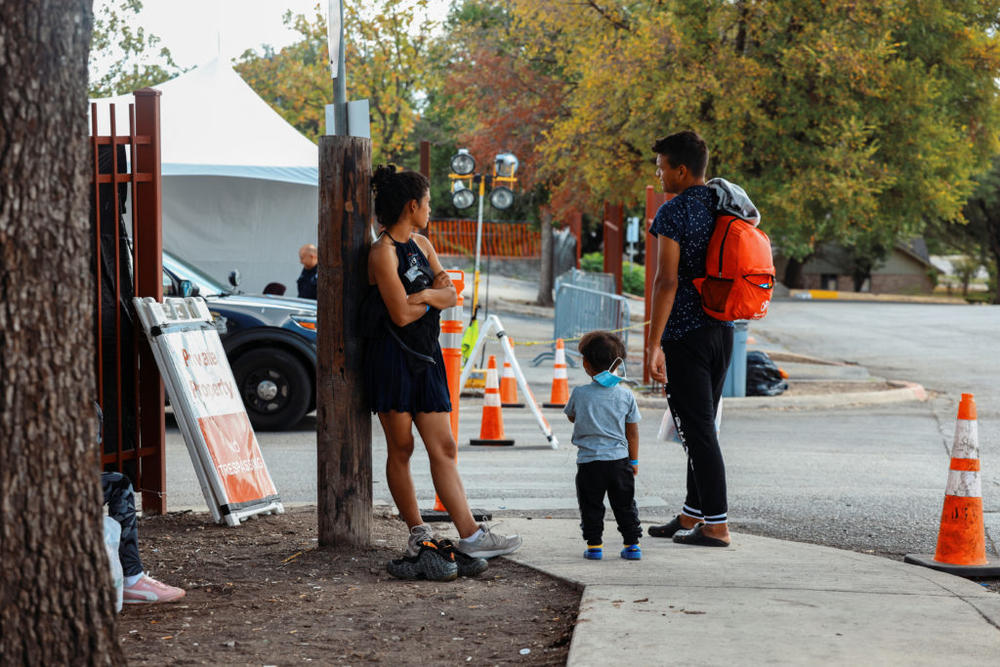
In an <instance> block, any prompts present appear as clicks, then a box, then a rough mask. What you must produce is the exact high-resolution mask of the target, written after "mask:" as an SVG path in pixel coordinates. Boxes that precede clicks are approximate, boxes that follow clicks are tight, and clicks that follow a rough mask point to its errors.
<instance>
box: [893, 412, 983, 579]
mask: <svg viewBox="0 0 1000 667" xmlns="http://www.w3.org/2000/svg"><path fill="white" fill-rule="evenodd" d="M904 560H905V561H906V562H907V563H915V564H917V565H924V566H926V567H931V568H934V569H935V570H942V571H944V572H949V573H951V574H957V575H960V576H971V577H989V576H995V575H1000V563H994V564H992V565H991V564H990V563H989V561H987V560H986V531H985V528H984V526H983V489H982V481H981V479H980V476H979V431H978V427H977V425H976V401H975V398H974V397H973V395H972V394H962V400H961V402H960V403H959V405H958V422H957V424H956V426H955V441H954V444H953V445H952V448H951V466H950V467H949V470H948V485H947V487H946V488H945V496H944V508H943V509H942V511H941V527H940V530H939V531H938V541H937V551H936V552H935V554H934V557H933V559H932V558H931V557H930V556H922V555H915V554H907V555H906V557H905V558H904Z"/></svg>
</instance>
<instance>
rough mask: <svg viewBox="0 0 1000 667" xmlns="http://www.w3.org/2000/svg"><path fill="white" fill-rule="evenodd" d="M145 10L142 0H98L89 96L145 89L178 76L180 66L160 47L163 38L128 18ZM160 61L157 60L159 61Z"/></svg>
mask: <svg viewBox="0 0 1000 667" xmlns="http://www.w3.org/2000/svg"><path fill="white" fill-rule="evenodd" d="M140 11H142V2H141V0H98V1H97V2H95V3H94V31H93V33H92V34H91V41H90V63H89V66H88V70H89V74H90V85H89V90H88V94H89V95H90V97H110V96H112V95H122V94H124V93H128V92H131V91H133V90H139V89H140V88H146V87H148V86H152V85H155V84H157V83H163V82H164V81H166V80H168V79H170V78H172V77H174V76H177V75H178V74H180V73H181V69H180V68H179V67H178V66H177V63H175V62H174V59H173V57H172V56H171V55H170V49H168V48H166V47H164V46H160V38H159V37H157V36H156V35H154V34H152V33H150V32H147V31H146V29H145V28H143V27H141V26H140V27H133V26H132V25H131V23H130V21H129V18H130V17H134V16H135V15H137V14H138V13H139V12H140ZM157 61H158V62H157Z"/></svg>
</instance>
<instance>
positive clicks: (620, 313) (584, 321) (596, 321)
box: [531, 282, 631, 366]
mask: <svg viewBox="0 0 1000 667" xmlns="http://www.w3.org/2000/svg"><path fill="white" fill-rule="evenodd" d="M630 324H631V322H630V321H629V307H628V299H627V298H625V297H623V296H619V295H617V294H611V293H609V292H602V291H599V290H594V289H588V288H586V287H579V286H577V285H570V284H567V283H565V282H563V283H561V284H560V285H559V289H557V290H556V316H555V325H554V327H553V335H552V338H553V339H556V338H562V339H563V340H564V341H569V340H573V339H579V337H580V336H582V335H583V334H585V333H587V332H589V331H595V330H598V329H601V330H604V331H614V332H616V333H617V334H618V335H619V336H621V338H622V340H623V341H624V342H625V347H626V349H627V348H628V327H629V326H630ZM566 354H567V357H566V361H567V363H570V364H572V356H580V353H579V352H577V351H576V346H575V345H573V344H567V345H566ZM570 355H572V356H570ZM554 357H555V344H554V343H553V345H552V350H550V351H547V352H542V353H541V354H538V355H537V356H536V357H535V358H534V359H532V360H531V365H532V366H537V365H538V364H540V363H542V361H544V360H545V359H552V358H554Z"/></svg>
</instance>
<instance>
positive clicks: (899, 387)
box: [636, 380, 927, 410]
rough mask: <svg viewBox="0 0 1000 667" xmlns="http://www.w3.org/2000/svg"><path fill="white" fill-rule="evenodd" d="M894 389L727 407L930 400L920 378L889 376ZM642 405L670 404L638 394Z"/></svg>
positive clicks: (759, 399) (751, 399)
mask: <svg viewBox="0 0 1000 667" xmlns="http://www.w3.org/2000/svg"><path fill="white" fill-rule="evenodd" d="M887 382H888V383H889V384H890V385H893V388H892V389H887V390H883V391H851V392H843V393H839V394H815V395H810V396H747V397H745V398H726V399H725V405H724V410H766V409H772V410H783V409H825V408H841V407H857V406H865V405H885V404H888V403H905V402H907V401H926V400H927V391H926V390H925V389H924V387H923V386H922V385H920V384H917V383H916V382H905V381H900V380H888V381H887ZM636 402H637V403H638V404H639V407H640V408H659V409H661V410H665V409H666V408H667V399H666V398H654V397H646V396H643V397H637V401H636Z"/></svg>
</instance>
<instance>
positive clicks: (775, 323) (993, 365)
mask: <svg viewBox="0 0 1000 667" xmlns="http://www.w3.org/2000/svg"><path fill="white" fill-rule="evenodd" d="M503 320H504V326H505V328H506V329H507V330H508V331H509V332H510V334H511V335H512V336H513V337H514V338H515V339H517V340H520V341H529V340H542V339H544V338H546V337H547V335H549V334H550V332H551V322H546V321H544V320H538V319H533V318H531V317H525V316H517V317H515V316H511V315H505V316H503ZM998 332H1000V308H997V307H983V306H943V305H910V304H907V305H902V304H883V303H840V302H819V301H813V302H801V301H778V302H775V303H774V304H773V305H772V307H771V312H770V314H769V315H768V318H767V319H766V320H764V321H762V322H759V323H755V324H754V325H753V327H752V329H751V335H753V336H754V337H755V338H757V339H758V347H762V348H768V347H779V348H781V347H783V348H785V349H788V350H791V351H795V352H800V353H804V354H811V355H815V356H819V357H824V358H828V359H837V360H846V361H854V362H857V363H859V364H861V365H864V366H866V367H867V368H868V369H869V371H870V372H871V374H873V375H876V376H881V377H886V378H890V379H902V380H912V381H915V382H920V383H921V384H924V385H925V386H926V387H927V388H928V389H930V390H932V391H933V392H935V394H934V397H933V398H932V399H931V400H930V401H928V402H926V403H917V402H914V403H906V404H897V405H889V406H877V407H857V408H851V409H839V410H818V411H817V410H810V411H802V410H781V409H755V410H750V409H739V408H736V407H730V406H728V405H727V406H726V409H725V414H724V419H723V428H722V442H723V448H724V452H725V455H726V462H727V468H728V481H729V498H730V518H731V521H732V524H733V527H734V529H736V530H741V529H742V530H745V531H749V532H754V533H757V534H762V535H768V536H772V537H779V538H787V539H794V540H800V541H808V542H815V543H820V544H826V545H830V546H835V547H841V548H850V549H856V550H862V551H872V552H876V553H885V554H902V553H908V552H929V551H930V552H932V551H933V549H934V545H935V541H936V536H937V528H938V519H939V514H940V511H941V502H942V499H943V493H944V485H945V480H946V477H947V469H948V458H949V452H950V447H951V440H952V435H953V432H954V425H955V421H954V420H955V412H956V409H957V404H958V398H959V394H960V393H961V392H972V393H974V394H975V395H976V400H977V403H978V408H979V429H980V430H979V432H980V445H981V449H982V459H983V492H984V504H985V508H986V512H987V514H986V518H987V530H988V536H989V538H991V539H992V540H998V541H1000V420H998V416H1000V380H998V377H1000V372H998V371H1000V353H998V352H997V351H996V350H995V349H994V347H995V345H996V343H997V339H998ZM522 349H525V350H527V353H526V354H525V355H524V357H523V358H522V357H521V355H520V353H519V358H520V359H521V361H522V364H523V365H524V367H525V370H526V373H527V374H528V375H529V382H531V383H532V385H533V387H534V388H535V391H536V396H537V397H538V398H539V399H544V398H545V397H546V396H547V391H548V389H547V382H548V378H550V377H551V375H550V373H551V371H550V370H549V369H548V368H547V367H546V364H543V365H542V366H541V367H539V368H536V369H531V368H530V367H529V366H528V365H527V364H526V363H525V362H526V361H527V360H528V359H530V358H531V357H532V356H533V354H534V352H535V351H537V350H539V349H541V347H535V348H522ZM633 368H634V367H633ZM630 370H633V369H630ZM584 380H585V377H584V376H583V375H582V371H580V370H571V371H570V382H571V384H573V383H576V382H582V381H584ZM479 406H480V402H479V401H478V400H476V399H463V401H462V412H461V424H460V432H459V436H460V437H459V444H460V451H459V466H460V470H461V472H462V475H463V478H464V480H465V485H466V490H467V492H468V495H469V497H470V500H471V502H472V504H473V506H474V507H476V508H482V509H485V510H488V511H491V512H493V513H494V514H495V516H496V517H497V518H502V516H503V515H504V514H505V513H516V514H518V515H525V514H526V515H530V516H539V515H541V516H544V515H547V514H551V515H563V516H575V515H576V500H575V493H574V489H573V475H574V472H575V465H574V462H575V449H574V448H573V446H572V444H571V442H570V435H571V433H572V429H571V425H570V424H569V423H568V422H567V421H566V420H565V418H564V417H562V415H561V414H560V412H559V411H558V410H546V411H545V412H546V415H547V418H548V419H549V421H550V422H551V424H552V426H553V428H554V430H555V433H556V435H557V436H558V437H559V440H560V442H561V447H560V448H559V449H558V450H552V449H550V448H548V447H547V445H546V444H545V440H544V438H543V437H542V436H541V433H540V431H539V429H538V427H537V425H536V424H535V422H534V419H533V418H532V416H531V414H530V412H529V411H528V410H527V409H524V410H505V411H504V420H505V426H506V429H507V434H508V437H513V438H514V439H515V440H516V444H515V446H514V447H512V448H478V447H470V446H469V445H468V441H469V439H470V438H471V437H474V436H477V435H478V424H479ZM643 417H644V420H643V422H642V423H641V425H640V437H641V443H642V444H641V450H640V461H641V463H640V474H639V477H638V479H637V499H638V502H639V505H640V514H641V515H642V517H643V519H644V520H650V521H657V522H659V521H662V520H666V519H668V518H669V517H670V516H672V515H673V514H674V513H675V512H676V509H677V508H678V507H679V506H680V503H681V502H682V500H683V493H684V457H683V453H682V452H681V450H680V449H679V448H678V447H676V446H673V445H667V444H662V443H657V442H656V441H655V437H654V436H655V433H656V429H657V427H658V425H659V419H660V414H658V413H657V411H655V410H650V409H647V410H645V411H644V414H643ZM373 432H374V434H375V439H374V442H373V452H372V456H373V462H374V464H373V469H374V480H373V483H374V496H375V498H376V502H382V503H384V504H390V500H389V494H388V490H387V488H386V486H385V475H384V472H383V469H382V468H383V462H384V459H385V452H384V449H385V445H384V441H383V439H382V438H381V434H380V431H379V429H378V427H377V425H376V427H375V429H374V430H373ZM258 439H259V441H260V443H261V447H262V449H263V451H264V456H265V459H266V461H267V463H268V465H269V467H270V470H271V474H272V476H273V478H274V480H275V483H276V485H277V487H278V490H279V492H280V493H281V495H282V498H283V500H285V501H286V502H288V503H314V502H315V500H316V473H315V460H316V453H315V421H314V419H313V418H312V417H308V418H307V419H306V420H305V421H304V422H303V423H302V424H300V425H299V427H298V429H296V430H294V431H289V432H284V433H259V434H258ZM417 452H418V453H417V454H416V455H415V457H414V461H413V466H412V467H413V472H414V481H415V484H416V486H417V492H418V497H419V499H420V500H421V504H422V506H425V507H430V506H431V504H432V500H433V487H432V485H431V480H430V475H429V472H428V470H427V462H426V456H425V455H424V454H423V452H422V451H421V449H420V448H419V447H418V449H417ZM167 457H168V461H167V490H168V494H169V495H168V503H169V507H170V509H178V508H182V507H200V508H203V507H204V501H203V499H202V497H201V493H200V491H199V490H198V486H197V482H196V480H195V478H194V472H193V469H192V467H191V464H190V461H189V460H188V457H187V452H186V450H185V447H184V444H183V440H182V438H181V437H180V435H179V433H178V432H177V431H176V429H171V430H170V431H169V432H168V454H167ZM609 539H610V536H609ZM991 547H992V550H994V551H995V544H988V548H991Z"/></svg>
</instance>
